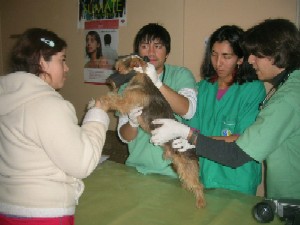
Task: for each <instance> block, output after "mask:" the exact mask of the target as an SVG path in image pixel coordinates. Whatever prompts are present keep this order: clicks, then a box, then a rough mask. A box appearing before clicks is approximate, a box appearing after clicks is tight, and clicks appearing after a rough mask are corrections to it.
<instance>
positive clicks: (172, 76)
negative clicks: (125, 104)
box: [119, 64, 196, 177]
mask: <svg viewBox="0 0 300 225" xmlns="http://www.w3.org/2000/svg"><path fill="white" fill-rule="evenodd" d="M162 77H164V79H163V83H164V84H166V85H167V86H168V87H170V88H171V89H173V90H174V91H176V92H178V91H180V90H181V89H183V88H191V89H196V82H195V78H194V76H193V74H192V73H191V71H190V70H188V69H187V68H184V67H179V66H173V65H168V64H165V72H164V75H161V76H160V79H161V80H162ZM125 87H126V84H124V85H123V86H121V88H120V91H119V93H122V91H123V90H124V88H125ZM175 117H176V118H177V119H178V121H182V118H181V117H179V116H178V115H175ZM150 137H151V136H150V135H149V134H148V133H146V132H145V131H144V130H143V129H141V128H140V127H139V128H138V135H137V137H136V138H135V139H134V140H132V141H131V142H129V143H128V150H129V156H128V158H127V160H126V162H125V164H126V165H128V166H133V167H135V168H136V169H137V170H138V171H139V172H140V173H143V174H150V173H156V174H162V175H168V176H172V177H178V176H177V174H176V172H174V170H173V169H172V167H171V165H170V164H171V161H170V160H165V159H164V158H163V149H162V148H161V147H160V146H154V145H153V144H152V143H150Z"/></svg>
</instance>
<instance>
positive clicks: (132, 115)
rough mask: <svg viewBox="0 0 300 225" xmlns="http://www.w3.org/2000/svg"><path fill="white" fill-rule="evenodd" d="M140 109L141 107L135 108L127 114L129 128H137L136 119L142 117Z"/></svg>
mask: <svg viewBox="0 0 300 225" xmlns="http://www.w3.org/2000/svg"><path fill="white" fill-rule="evenodd" d="M142 109H143V107H136V108H134V109H132V110H131V111H130V112H129V114H128V118H129V124H130V126H132V127H138V126H139V122H138V117H139V116H140V115H142Z"/></svg>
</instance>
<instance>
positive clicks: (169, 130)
mask: <svg viewBox="0 0 300 225" xmlns="http://www.w3.org/2000/svg"><path fill="white" fill-rule="evenodd" d="M152 123H153V124H157V125H161V126H160V127H158V128H156V129H154V130H153V131H151V134H152V137H151V139H150V141H151V142H152V143H153V144H154V145H162V144H164V143H166V142H168V141H170V140H173V139H175V138H184V139H187V137H188V135H189V132H190V128H189V127H188V126H186V125H184V124H182V123H180V122H177V121H176V120H173V119H156V120H153V121H152Z"/></svg>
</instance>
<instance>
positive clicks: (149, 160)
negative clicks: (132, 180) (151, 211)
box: [117, 23, 197, 177]
mask: <svg viewBox="0 0 300 225" xmlns="http://www.w3.org/2000/svg"><path fill="white" fill-rule="evenodd" d="M170 50H171V37H170V35H169V32H168V31H167V30H166V29H165V28H164V27H163V26H161V25H159V24H156V23H150V24H147V25H145V26H143V27H142V28H141V29H140V30H139V32H138V33H137V35H136V37H135V40H134V52H135V53H136V54H137V55H139V56H140V57H144V56H147V57H148V58H149V63H150V64H151V65H153V66H154V67H155V69H154V74H153V73H152V76H150V78H151V80H152V81H153V82H154V84H155V86H156V87H157V88H158V89H159V91H160V92H161V93H162V95H163V96H164V97H165V98H166V100H167V101H168V102H169V104H170V106H171V108H172V110H173V111H174V115H175V117H176V118H177V119H178V120H179V121H182V120H183V118H184V119H190V118H192V116H193V115H194V113H195V111H196V104H197V103H196V101H197V94H196V81H195V78H194V76H193V74H192V73H191V71H190V70H188V69H187V68H184V67H180V66H174V65H169V64H166V60H167V58H168V56H169V54H170ZM148 75H149V74H148ZM126 86H127V84H124V85H123V86H121V87H120V89H119V93H122V92H123V90H124V88H125V87H126ZM141 112H142V111H141V110H140V109H139V108H136V109H134V110H132V111H131V112H130V113H129V114H128V115H119V121H118V129H117V130H118V135H119V137H120V139H121V140H122V141H123V142H125V143H127V144H128V149H129V156H128V158H127V160H126V162H125V163H126V165H128V166H133V167H135V168H136V169H137V170H138V171H139V172H140V173H143V174H150V173H157V174H163V175H168V176H172V177H177V174H176V172H174V170H173V168H172V165H171V161H170V160H165V159H164V158H163V148H162V147H160V146H154V145H153V144H151V143H150V134H148V133H146V132H145V131H144V130H143V129H142V128H140V126H139V124H138V122H137V117H138V116H139V115H141Z"/></svg>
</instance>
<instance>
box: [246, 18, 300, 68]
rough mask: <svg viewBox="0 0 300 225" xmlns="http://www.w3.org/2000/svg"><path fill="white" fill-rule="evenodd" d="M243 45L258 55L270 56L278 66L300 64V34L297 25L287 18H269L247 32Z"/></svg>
mask: <svg viewBox="0 0 300 225" xmlns="http://www.w3.org/2000/svg"><path fill="white" fill-rule="evenodd" d="M243 47H244V48H245V50H246V51H247V52H248V53H249V55H250V54H253V55H255V56H257V57H266V56H269V57H271V58H273V59H274V65H276V66H277V67H278V68H286V69H296V68H298V67H299V66H300V35H299V30H298V29H297V27H296V26H295V25H294V24H293V23H292V22H290V21H289V20H286V19H267V20H265V21H263V22H261V23H259V24H258V25H255V26H253V27H252V28H250V29H249V30H247V31H246V33H245V38H244V42H243Z"/></svg>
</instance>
